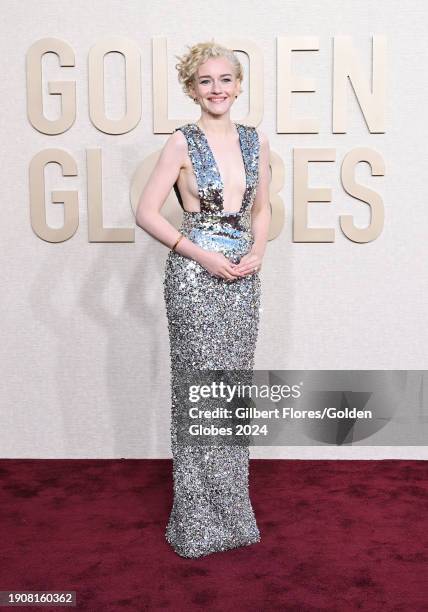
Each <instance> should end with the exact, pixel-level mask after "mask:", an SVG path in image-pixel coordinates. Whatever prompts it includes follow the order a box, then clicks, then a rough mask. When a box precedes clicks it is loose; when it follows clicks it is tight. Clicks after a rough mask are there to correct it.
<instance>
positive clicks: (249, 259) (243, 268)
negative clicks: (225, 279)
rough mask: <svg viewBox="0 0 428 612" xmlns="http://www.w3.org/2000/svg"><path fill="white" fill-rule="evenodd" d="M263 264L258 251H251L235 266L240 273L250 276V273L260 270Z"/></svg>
mask: <svg viewBox="0 0 428 612" xmlns="http://www.w3.org/2000/svg"><path fill="white" fill-rule="evenodd" d="M261 265H262V258H261V257H260V255H258V254H257V253H253V252H251V251H250V252H249V253H247V254H246V255H244V256H243V257H241V260H240V262H239V264H236V265H235V266H234V268H233V270H234V272H236V273H237V274H240V275H242V276H248V275H249V274H254V272H259V270H260V268H261Z"/></svg>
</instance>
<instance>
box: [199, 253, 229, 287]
mask: <svg viewBox="0 0 428 612" xmlns="http://www.w3.org/2000/svg"><path fill="white" fill-rule="evenodd" d="M197 261H198V263H199V264H200V265H201V266H202V267H203V268H205V270H207V271H208V272H209V273H210V274H211V275H212V276H216V277H217V278H223V279H225V280H228V281H233V280H236V279H237V278H240V275H239V274H235V272H234V268H235V267H236V266H237V264H234V263H233V262H231V261H230V260H229V259H227V257H226V256H225V255H223V253H218V252H217V251H204V253H203V254H202V255H201V256H200V257H198V260H197Z"/></svg>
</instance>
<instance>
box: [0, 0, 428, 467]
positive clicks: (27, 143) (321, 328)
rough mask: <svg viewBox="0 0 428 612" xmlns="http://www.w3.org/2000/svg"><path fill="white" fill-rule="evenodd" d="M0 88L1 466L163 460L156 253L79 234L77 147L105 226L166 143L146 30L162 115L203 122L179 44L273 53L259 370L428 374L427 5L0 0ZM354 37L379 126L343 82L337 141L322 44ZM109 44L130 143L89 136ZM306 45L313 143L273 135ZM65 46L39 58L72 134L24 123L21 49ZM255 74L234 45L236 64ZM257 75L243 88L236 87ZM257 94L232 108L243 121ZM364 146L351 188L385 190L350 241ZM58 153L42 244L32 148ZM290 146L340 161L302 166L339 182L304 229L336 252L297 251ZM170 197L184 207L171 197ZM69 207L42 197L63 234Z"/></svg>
mask: <svg viewBox="0 0 428 612" xmlns="http://www.w3.org/2000/svg"><path fill="white" fill-rule="evenodd" d="M1 7H2V17H3V19H2V25H1V30H2V32H1V36H0V46H1V58H2V70H1V75H2V78H1V81H0V87H1V88H2V91H1V100H2V113H1V118H0V121H1V132H2V138H1V153H2V163H1V170H2V182H1V185H2V223H1V224H0V228H1V229H0V231H1V244H2V252H3V258H2V260H3V265H2V287H1V289H2V292H1V293H2V300H1V323H2V342H1V359H2V363H1V366H2V379H3V384H2V386H1V402H2V405H1V427H0V456H1V457H41V458H42V457H48V458H49V457H52V458H53V457H88V458H89V457H101V458H104V457H105V458H107V457H142V458H144V457H159V458H161V457H169V456H170V447H169V423H170V421H169V353H168V350H169V347H168V336H167V323H166V315H165V310H164V304H163V295H162V280H163V264H164V261H165V258H166V255H167V253H168V251H167V249H166V248H165V247H164V246H163V245H161V244H159V243H157V242H156V241H155V240H154V239H152V238H150V237H149V236H147V235H146V234H145V233H144V232H143V231H142V230H141V229H140V228H138V227H136V228H135V242H133V243H113V244H109V243H90V242H89V241H88V216H87V167H86V154H87V150H89V149H93V148H100V149H101V150H102V170H103V176H102V180H103V183H102V192H103V214H104V225H105V226H106V227H108V226H110V227H125V228H128V227H130V228H132V227H133V226H134V217H133V213H132V210H131V207H130V203H129V192H130V185H131V180H132V177H133V175H134V173H135V171H136V168H137V166H138V164H139V163H141V162H142V160H143V159H144V158H145V157H147V156H148V155H150V154H152V153H153V152H155V151H157V150H159V149H160V148H161V147H162V145H163V143H164V142H165V140H166V138H167V135H166V134H153V123H152V85H153V80H152V65H151V62H152V39H153V38H155V37H159V36H165V37H166V38H167V41H168V62H169V66H168V71H169V84H168V86H169V100H168V113H169V117H170V118H175V119H179V120H181V122H182V123H184V122H186V121H191V120H195V119H196V118H197V117H198V109H197V107H196V106H195V105H194V104H193V103H191V102H190V101H188V100H187V99H185V97H184V95H183V94H182V91H181V89H180V87H179V85H178V82H177V79H176V71H175V69H174V63H175V61H176V60H175V57H174V56H175V55H176V54H181V53H183V52H184V51H185V49H186V45H188V44H193V43H195V42H198V41H203V40H206V39H210V38H212V37H214V38H215V39H216V40H217V41H219V42H222V41H223V40H225V39H227V40H230V39H233V37H237V38H239V39H248V40H249V41H251V42H252V43H254V44H256V45H257V46H258V47H259V49H260V50H261V52H262V54H263V60H264V66H263V70H264V114H263V121H262V122H261V124H260V126H259V127H260V128H261V129H262V130H264V131H265V132H266V133H267V134H268V135H269V138H270V143H271V149H272V150H273V151H274V152H275V153H277V154H278V155H279V156H281V158H282V160H283V162H284V167H285V186H284V188H283V190H282V192H281V196H282V198H283V200H284V202H285V214H286V226H285V227H284V229H283V231H282V233H281V235H280V236H279V237H278V238H277V239H275V240H274V241H272V242H271V243H269V245H268V248H267V252H266V256H265V260H264V265H263V271H262V274H261V278H262V287H263V311H262V320H261V327H260V335H259V341H258V346H257V358H256V367H257V368H258V369H269V368H275V369H293V370H297V369H428V357H427V351H426V347H427V344H428V342H427V341H428V328H427V326H426V322H425V314H426V312H427V301H428V300H427V298H428V286H427V283H428V281H427V274H426V271H425V267H426V265H425V264H426V261H427V256H428V240H427V228H428V224H427V221H428V207H427V201H426V184H425V183H426V142H427V135H428V113H427V112H426V107H427V103H428V91H427V79H426V78H425V74H426V66H427V61H428V46H427V44H426V29H427V26H428V8H427V7H426V4H425V3H424V2H422V1H417V2H416V1H413V2H412V1H410V2H407V3H405V4H403V3H402V2H397V1H388V2H386V1H378V2H372V1H366V0H359V1H358V2H357V1H355V2H354V1H351V2H343V0H340V1H339V0H338V1H330V2H315V1H308V0H300V1H298V2H294V1H287V0H281V1H277V0H275V1H267V2H262V3H253V2H242V1H240V0H235V2H234V3H230V2H226V1H224V0H217V2H215V3H205V4H204V3H201V2H195V1H194V0H189V1H188V2H187V3H186V4H183V3H177V2H172V1H168V0H166V1H165V0H164V1H162V2H145V1H141V0H139V1H127V2H113V1H98V0H95V1H92V2H83V1H73V2H63V1H61V0H60V1H58V0H55V2H54V1H43V0H37V2H36V1H33V0H31V1H27V2H11V1H5V0H3V1H2V2H1ZM341 34H346V35H350V36H352V38H353V41H354V44H355V46H356V48H357V50H358V54H359V58H360V59H361V62H362V64H363V66H365V67H366V69H367V71H368V74H369V75H370V70H371V44H372V43H371V37H372V36H373V34H385V35H386V37H387V45H388V50H387V62H388V68H387V76H388V82H387V120H386V132H385V134H370V133H369V132H368V129H367V126H366V123H365V121H364V118H363V116H362V113H361V111H360V109H359V106H358V103H357V101H356V100H355V97H354V95H353V93H352V87H351V85H350V86H349V91H348V105H349V106H348V132H347V133H346V134H332V128H331V115H332V110H331V105H332V96H331V92H332V76H333V66H332V48H333V42H332V41H333V37H334V36H336V35H341ZM110 35H120V36H126V37H127V38H129V39H131V40H133V41H134V42H135V43H136V44H137V45H138V47H139V48H140V51H141V73H142V118H141V121H140V123H139V124H138V126H137V127H136V128H135V129H134V130H132V131H130V132H128V133H126V134H122V135H109V134H105V133H102V132H100V131H99V130H97V129H96V128H95V127H94V125H93V124H92V123H91V121H90V119H89V114H88V70H87V61H88V53H89V50H90V48H91V47H92V46H93V45H94V44H95V43H96V42H97V41H98V40H99V39H102V38H104V37H106V36H110ZM297 35H299V36H300V35H307V36H316V37H318V39H319V45H320V48H319V51H318V52H307V53H296V54H294V56H293V70H294V71H295V72H297V73H299V74H301V75H302V76H305V77H309V78H312V79H314V80H315V83H316V92H314V93H296V94H293V101H292V111H293V113H295V114H296V115H302V116H305V115H311V116H316V117H317V118H318V119H319V122H320V132H319V134H277V133H276V87H277V75H276V45H277V37H278V36H297ZM45 37H55V38H59V39H63V40H65V41H66V42H67V43H68V44H70V45H71V46H72V48H73V50H74V53H75V55H76V65H75V66H74V67H68V68H60V67H59V66H58V61H57V57H56V56H55V55H53V54H48V55H46V56H45V57H44V59H43V63H42V68H43V74H44V83H45V85H44V87H45V89H44V100H45V106H44V112H45V114H46V116H47V117H49V118H55V117H56V116H57V115H58V113H59V112H60V106H59V104H60V101H59V97H58V96H49V95H48V94H47V87H46V80H47V79H49V80H53V81H56V80H72V79H75V80H76V93H77V118H76V121H75V123H74V125H73V126H72V127H71V128H70V129H69V130H68V131H67V132H65V133H63V134H59V135H56V136H48V135H45V134H42V133H40V132H38V131H37V130H35V129H34V128H33V127H32V126H31V125H30V122H29V121H28V118H27V110H26V82H25V58H26V53H27V50H28V48H29V47H30V46H31V45H32V44H33V43H34V42H35V41H37V40H39V39H41V38H45ZM240 57H241V59H242V60H243V63H244V68H245V70H246V73H247V69H248V64H247V63H246V60H245V56H244V55H240ZM105 77H106V98H107V104H106V107H107V112H108V114H109V115H110V116H111V117H120V116H121V114H122V113H123V111H124V108H123V96H122V90H121V86H122V85H121V86H119V87H117V85H116V89H114V82H115V81H116V84H117V83H120V84H123V60H122V58H121V57H120V56H119V55H118V54H111V55H109V56H107V57H106V60H105ZM246 85H248V81H247V82H244V90H245V86H246ZM247 110H248V96H247V94H246V93H245V94H244V95H243V96H242V97H241V98H240V99H239V100H238V102H237V104H236V106H235V107H234V112H233V118H234V119H235V120H241V119H243V120H244V119H245V115H246V113H247ZM357 146H369V147H372V148H374V149H376V150H377V151H379V152H380V153H381V155H382V157H383V159H384V161H385V167H386V174H385V176H384V177H371V176H370V170H369V167H368V165H367V164H362V165H361V167H360V168H359V169H358V178H359V180H360V182H362V183H365V184H367V185H369V186H370V187H372V188H373V189H374V190H375V191H378V192H379V193H380V194H381V195H382V198H383V201H384V205H385V226H384V229H383V231H382V234H381V235H380V236H379V238H378V239H376V240H374V241H373V242H370V243H367V244H357V243H354V242H351V241H350V240H348V239H347V238H346V237H345V236H344V235H343V234H342V232H341V231H340V228H339V224H338V215H339V214H343V213H349V214H353V215H354V218H355V223H356V224H357V225H360V226H363V225H365V224H367V222H368V220H369V219H368V207H367V206H365V205H363V204H361V203H359V202H358V201H357V200H353V199H352V198H350V197H349V196H348V195H347V194H346V193H345V192H344V190H343V188H342V187H341V184H340V176H339V171H340V164H341V161H342V159H343V157H344V155H345V154H346V153H347V152H348V151H349V150H351V149H353V148H354V147H357ZM50 147H58V148H61V149H64V150H66V151H67V152H68V153H69V154H70V155H71V156H72V157H73V158H74V159H75V161H76V164H77V168H78V175H77V176H73V177H61V173H60V169H59V166H57V165H56V164H50V165H49V166H48V168H47V170H46V173H45V179H46V194H45V195H46V200H47V201H48V202H49V201H50V192H51V190H52V189H67V190H69V189H76V190H78V197H79V214H80V221H79V228H78V230H77V232H76V233H75V235H74V236H73V237H72V238H71V239H69V240H67V241H65V242H62V243H58V244H55V243H50V242H46V241H44V240H41V239H40V238H39V237H38V236H37V235H36V234H35V232H34V231H33V229H32V227H31V223H30V209H29V178H28V175H29V164H30V161H31V160H32V158H33V156H34V155H36V154H37V153H38V152H39V151H42V150H44V149H47V148H50ZM294 147H333V148H335V149H336V162H334V163H328V164H323V163H320V164H313V165H312V166H311V170H310V185H311V186H325V187H331V189H332V197H333V202H332V204H330V205H328V206H327V205H325V204H323V203H320V204H315V203H314V204H311V205H310V207H309V210H310V214H309V223H310V225H311V226H319V227H333V228H334V229H335V242H334V243H321V244H310V243H293V240H292V227H291V219H292V195H293V190H292V184H291V176H292V152H293V148H294ZM177 206H178V203H177ZM62 209H63V207H62V205H61V204H60V205H53V204H48V205H47V222H48V224H50V225H51V226H53V227H60V226H61V225H62V222H63V211H62ZM426 451H427V447H420V446H419V447H414V448H413V447H398V448H397V447H369V446H361V447H346V448H336V447H329V446H305V447H288V448H280V447H268V448H263V447H257V448H252V456H253V457H299V458H325V457H327V458H336V457H338V458H375V457H378V458H379V457H415V458H417V457H418V458H420V457H424V456H425V457H426V455H427V452H426Z"/></svg>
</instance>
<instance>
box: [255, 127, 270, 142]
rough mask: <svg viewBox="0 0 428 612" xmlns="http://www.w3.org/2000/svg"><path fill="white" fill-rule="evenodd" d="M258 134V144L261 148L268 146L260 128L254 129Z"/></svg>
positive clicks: (266, 138)
mask: <svg viewBox="0 0 428 612" xmlns="http://www.w3.org/2000/svg"><path fill="white" fill-rule="evenodd" d="M254 129H255V130H256V132H257V134H258V137H259V142H260V144H261V145H262V146H266V145H269V139H268V137H267V135H266V133H265V132H263V131H262V130H261V129H260V128H254Z"/></svg>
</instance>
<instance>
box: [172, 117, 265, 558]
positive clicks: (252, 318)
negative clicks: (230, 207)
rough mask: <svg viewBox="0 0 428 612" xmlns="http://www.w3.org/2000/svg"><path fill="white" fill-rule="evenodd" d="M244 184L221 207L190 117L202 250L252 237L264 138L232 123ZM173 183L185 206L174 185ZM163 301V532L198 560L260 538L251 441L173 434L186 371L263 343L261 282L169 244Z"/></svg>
mask: <svg viewBox="0 0 428 612" xmlns="http://www.w3.org/2000/svg"><path fill="white" fill-rule="evenodd" d="M235 125H236V128H237V130H238V133H239V141H240V146H241V152H242V157H243V161H244V167H245V171H246V189H245V193H244V196H243V199H242V205H241V208H240V210H239V211H237V212H228V211H225V210H224V209H223V184H222V180H221V176H220V174H219V170H218V168H217V165H216V163H215V159H214V155H213V153H212V151H211V149H210V146H209V144H208V141H207V139H206V137H205V134H204V132H203V131H202V130H201V129H200V128H199V127H198V126H197V125H196V124H195V123H188V124H186V125H183V126H181V127H179V128H177V129H179V130H181V131H182V133H183V134H184V136H185V137H186V141H187V145H188V152H189V157H190V159H191V162H192V167H193V170H194V173H195V177H196V181H197V185H198V192H199V200H200V211H199V212H188V211H185V210H184V209H183V221H182V224H181V228H180V231H181V232H182V233H183V234H184V235H185V236H187V238H189V239H190V240H192V241H193V242H195V243H196V244H198V245H200V246H201V247H202V248H204V249H207V250H211V251H219V252H222V253H224V255H225V256H226V257H228V258H229V259H230V260H232V261H234V262H235V263H237V262H239V260H240V259H241V257H242V256H243V255H244V254H245V253H247V252H248V251H249V250H250V248H251V246H252V244H253V236H252V232H251V207H252V204H253V202H254V198H255V195H256V189H257V183H258V160H259V139H258V134H257V132H256V130H255V128H253V127H250V126H246V125H243V124H238V123H235ZM174 189H175V192H176V195H177V197H178V200H179V202H180V205H181V206H182V207H183V203H182V200H181V196H180V193H179V191H178V188H177V186H176V185H174ZM164 299H165V305H166V313H167V319H168V332H169V342H170V359H171V450H172V456H173V480H174V501H173V507H172V510H171V513H170V517H169V521H168V525H167V527H166V532H165V537H166V539H167V541H168V542H169V543H170V544H171V546H172V547H173V549H174V550H175V552H176V553H178V554H179V555H180V556H182V557H189V558H196V557H201V556H205V555H208V554H211V553H213V552H218V551H223V550H228V549H231V548H236V547H239V546H247V545H249V544H253V543H255V542H259V541H260V532H259V529H258V526H257V523H256V519H255V516H254V512H253V508H252V506H251V501H250V498H249V489H248V475H249V449H248V446H243V447H241V446H233V445H229V446H228V445H226V446H195V445H192V446H184V445H182V444H178V442H177V425H178V421H179V416H180V409H181V408H182V406H180V404H179V403H178V402H177V389H178V384H179V380H178V378H179V376H180V370H182V369H185V368H196V369H231V370H234V369H236V370H239V369H243V370H251V369H252V368H253V367H254V353H255V347H256V342H257V335H258V326H259V312H260V301H261V283H260V279H259V276H258V274H257V273H254V274H251V275H249V276H246V277H243V278H239V279H237V280H234V281H232V282H230V283H229V282H226V281H224V280H223V279H220V278H217V277H215V276H212V275H211V274H209V273H208V271H207V270H205V268H203V267H202V266H201V265H200V264H198V263H197V262H196V261H194V260H192V259H189V258H186V257H183V256H182V255H180V254H179V253H176V252H173V251H170V252H169V254H168V257H167V260H166V264H165V274H164Z"/></svg>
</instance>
